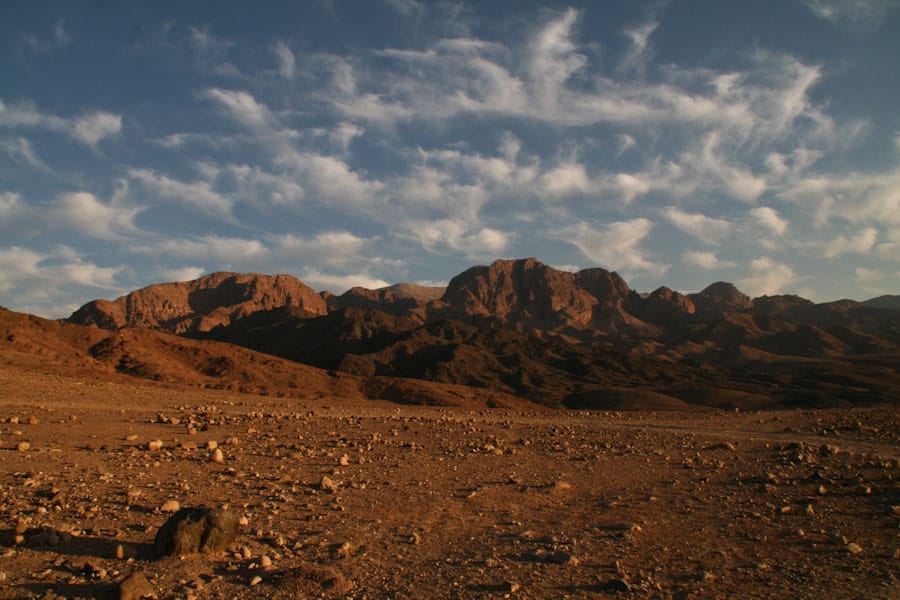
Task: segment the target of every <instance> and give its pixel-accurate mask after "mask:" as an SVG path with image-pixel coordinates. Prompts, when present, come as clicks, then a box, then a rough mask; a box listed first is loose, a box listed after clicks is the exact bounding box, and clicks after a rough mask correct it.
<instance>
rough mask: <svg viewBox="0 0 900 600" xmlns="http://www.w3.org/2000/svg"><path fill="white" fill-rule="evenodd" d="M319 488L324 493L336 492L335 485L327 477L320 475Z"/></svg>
mask: <svg viewBox="0 0 900 600" xmlns="http://www.w3.org/2000/svg"><path fill="white" fill-rule="evenodd" d="M319 487H320V488H321V489H322V490H324V491H326V492H336V491H337V484H336V483H335V482H334V480H333V479H332V478H331V477H329V476H328V475H322V480H321V481H320V482H319Z"/></svg>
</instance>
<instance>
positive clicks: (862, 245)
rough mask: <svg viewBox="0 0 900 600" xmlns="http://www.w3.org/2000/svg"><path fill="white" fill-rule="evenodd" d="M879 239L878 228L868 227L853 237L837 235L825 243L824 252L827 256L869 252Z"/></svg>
mask: <svg viewBox="0 0 900 600" xmlns="http://www.w3.org/2000/svg"><path fill="white" fill-rule="evenodd" d="M877 240H878V230H877V229H875V228H874V227H866V228H865V229H863V230H861V231H859V232H858V233H857V234H856V235H854V236H852V237H849V238H848V237H845V236H843V235H837V236H835V237H834V239H832V240H831V241H830V242H826V243H825V244H823V246H824V254H825V257H827V258H834V257H835V256H840V255H842V254H848V253H855V254H868V253H869V252H871V251H872V248H873V247H874V246H875V242H876V241H877Z"/></svg>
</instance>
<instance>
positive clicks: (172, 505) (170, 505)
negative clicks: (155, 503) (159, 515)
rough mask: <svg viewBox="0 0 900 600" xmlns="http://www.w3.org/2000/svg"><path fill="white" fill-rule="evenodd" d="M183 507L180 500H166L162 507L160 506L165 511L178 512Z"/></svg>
mask: <svg viewBox="0 0 900 600" xmlns="http://www.w3.org/2000/svg"><path fill="white" fill-rule="evenodd" d="M180 509H181V504H179V503H178V500H166V501H165V502H164V503H163V505H162V507H161V508H160V510H161V511H163V512H171V513H173V512H178V511H179V510H180Z"/></svg>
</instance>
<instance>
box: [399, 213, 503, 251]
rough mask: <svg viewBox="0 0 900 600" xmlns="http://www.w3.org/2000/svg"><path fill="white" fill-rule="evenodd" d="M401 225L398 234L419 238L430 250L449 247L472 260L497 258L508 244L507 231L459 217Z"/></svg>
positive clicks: (423, 245)
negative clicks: (468, 221)
mask: <svg viewBox="0 0 900 600" xmlns="http://www.w3.org/2000/svg"><path fill="white" fill-rule="evenodd" d="M404 227H405V229H406V231H404V232H401V234H400V235H401V237H405V238H410V239H414V240H416V241H418V242H419V244H421V245H422V247H423V248H425V250H427V251H429V252H433V253H441V252H442V251H443V250H444V249H446V248H450V249H452V250H455V251H457V252H461V253H462V254H463V255H464V256H465V257H467V258H470V259H473V260H485V259H486V258H488V257H489V258H496V257H497V256H499V255H500V254H501V253H502V252H503V251H504V250H505V249H506V248H507V247H508V246H509V243H510V234H508V233H505V232H503V231H500V230H498V229H493V228H490V227H478V226H477V225H473V224H471V223H467V222H465V221H462V220H454V219H437V220H434V221H422V222H409V223H406V224H404Z"/></svg>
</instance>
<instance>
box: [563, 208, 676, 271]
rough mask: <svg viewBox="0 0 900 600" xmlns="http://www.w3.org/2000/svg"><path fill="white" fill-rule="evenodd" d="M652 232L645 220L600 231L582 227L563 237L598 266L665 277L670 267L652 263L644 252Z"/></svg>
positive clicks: (586, 226)
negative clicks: (644, 243) (645, 244)
mask: <svg viewBox="0 0 900 600" xmlns="http://www.w3.org/2000/svg"><path fill="white" fill-rule="evenodd" d="M651 229H653V223H652V221H650V220H649V219H642V218H638V219H630V220H628V221H617V222H615V223H609V224H607V225H603V226H600V227H592V226H591V225H588V224H587V223H578V224H576V225H572V226H570V227H567V228H565V229H564V230H562V231H561V232H560V234H561V235H560V237H561V239H563V240H565V241H568V242H569V243H571V244H573V245H574V246H575V247H577V248H578V249H579V250H580V251H581V253H582V254H584V256H585V257H587V258H588V259H590V260H591V261H593V262H594V263H595V264H599V265H602V266H605V267H607V268H609V269H616V270H620V269H621V270H623V271H626V272H632V273H633V272H643V273H646V274H651V275H662V274H664V273H665V272H666V271H667V270H668V269H669V265H667V264H664V263H660V262H655V261H653V260H650V259H649V258H647V256H646V253H645V252H644V251H643V250H642V249H641V248H640V244H641V242H642V241H643V240H644V238H645V237H647V235H648V234H649V233H650V230H651Z"/></svg>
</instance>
